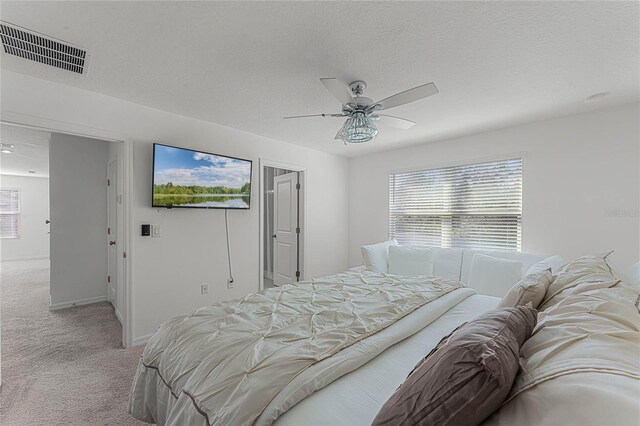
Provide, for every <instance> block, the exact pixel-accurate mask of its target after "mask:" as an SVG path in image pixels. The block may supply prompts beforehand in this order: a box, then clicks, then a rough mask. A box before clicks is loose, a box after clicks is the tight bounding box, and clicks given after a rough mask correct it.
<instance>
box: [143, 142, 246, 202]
mask: <svg viewBox="0 0 640 426" xmlns="http://www.w3.org/2000/svg"><path fill="white" fill-rule="evenodd" d="M152 205H153V207H168V208H174V207H187V208H203V209H248V208H249V206H250V205H251V160H243V159H240V158H234V157H228V156H225V155H218V154H211V153H208V152H200V151H193V150H191V149H185V148H178V147H175V146H168V145H162V144H158V143H156V144H153V203H152Z"/></svg>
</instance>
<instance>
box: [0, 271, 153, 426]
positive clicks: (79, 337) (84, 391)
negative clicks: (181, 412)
mask: <svg viewBox="0 0 640 426" xmlns="http://www.w3.org/2000/svg"><path fill="white" fill-rule="evenodd" d="M0 268H1V272H0V283H1V303H2V310H1V315H2V318H1V321H2V389H1V391H0V424H2V425H11V426H14V425H16V426H22V425H35V424H42V425H45V424H46V425H136V424H144V423H141V422H138V421H136V420H134V419H133V418H131V417H129V415H128V414H127V400H128V396H129V386H130V384H131V380H132V377H133V373H134V371H135V367H136V364H137V361H138V357H139V355H140V350H139V349H138V350H135V351H134V350H126V349H122V348H121V345H120V340H121V326H120V323H119V322H118V320H117V318H116V317H115V314H114V312H113V307H112V306H111V304H110V303H108V302H102V303H96V304H92V305H86V306H81V307H77V308H69V309H63V310H58V311H49V308H48V307H49V283H48V280H49V261H48V260H32V261H14V262H2V263H1V264H0Z"/></svg>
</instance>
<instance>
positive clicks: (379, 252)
mask: <svg viewBox="0 0 640 426" xmlns="http://www.w3.org/2000/svg"><path fill="white" fill-rule="evenodd" d="M397 245H398V242H397V241H396V240H388V241H383V242H381V243H377V244H370V245H368V246H362V247H361V250H362V260H363V261H364V266H365V267H366V268H367V271H373V272H385V273H386V272H387V271H388V269H389V246H397Z"/></svg>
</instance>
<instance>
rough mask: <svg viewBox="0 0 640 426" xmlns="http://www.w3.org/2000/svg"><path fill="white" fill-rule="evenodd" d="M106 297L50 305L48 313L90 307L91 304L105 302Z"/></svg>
mask: <svg viewBox="0 0 640 426" xmlns="http://www.w3.org/2000/svg"><path fill="white" fill-rule="evenodd" d="M106 301H107V296H98V297H89V298H88V299H80V300H72V301H71V302H62V303H52V304H51V305H49V310H50V311H56V310H58V309H65V308H73V307H74V306H82V305H90V304H92V303H98V302H106Z"/></svg>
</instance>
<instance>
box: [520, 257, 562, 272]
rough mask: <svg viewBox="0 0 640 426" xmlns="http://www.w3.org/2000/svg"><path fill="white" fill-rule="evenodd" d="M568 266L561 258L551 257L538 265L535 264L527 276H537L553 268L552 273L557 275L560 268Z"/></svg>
mask: <svg viewBox="0 0 640 426" xmlns="http://www.w3.org/2000/svg"><path fill="white" fill-rule="evenodd" d="M566 264H567V261H566V260H564V259H563V258H562V257H560V256H551V257H547V258H546V259H542V260H541V261H540V262H538V263H534V264H533V265H531V267H529V269H528V270H527V272H526V273H525V275H531V274H537V273H538V272H544V271H546V270H547V269H549V268H551V272H552V273H554V274H555V273H556V272H557V271H558V270H560V268H562V267H563V266H564V265H566Z"/></svg>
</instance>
